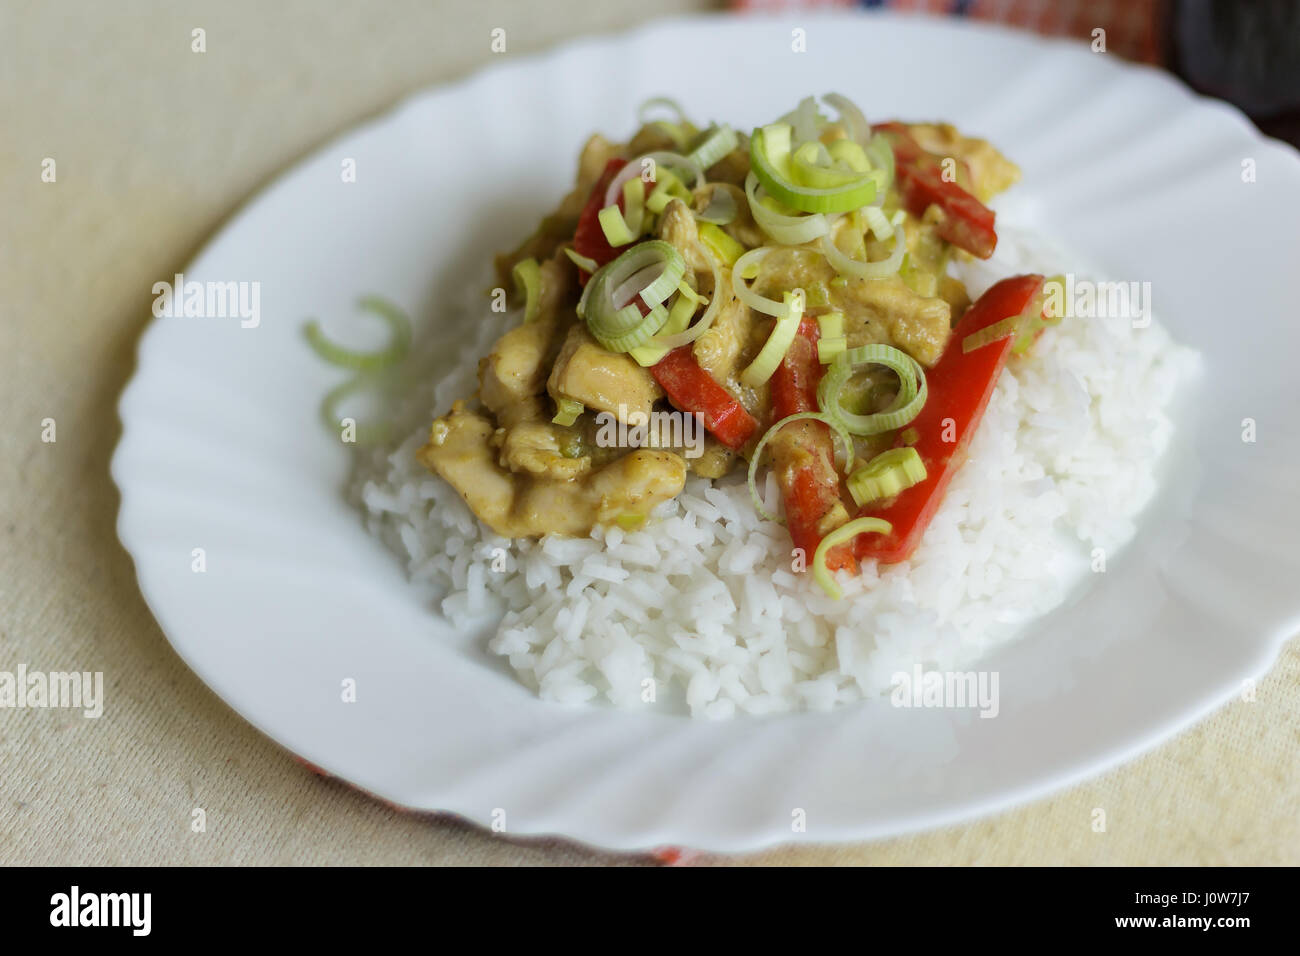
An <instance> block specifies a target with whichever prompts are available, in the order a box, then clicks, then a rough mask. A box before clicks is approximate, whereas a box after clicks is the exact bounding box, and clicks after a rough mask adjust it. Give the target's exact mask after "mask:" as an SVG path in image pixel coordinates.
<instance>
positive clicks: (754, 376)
mask: <svg viewBox="0 0 1300 956" xmlns="http://www.w3.org/2000/svg"><path fill="white" fill-rule="evenodd" d="M803 307H804V297H803V290H802V289H795V290H794V291H793V292H787V293H786V294H785V314H784V315H781V316H778V317H777V320H776V323H775V324H774V325H773V326H772V331H771V333H770V334H769V335H768V337H767V341H766V342H764V343H763V347H762V348H761V349H760V350H759V352H758V354H757V355H756V356H754V361H752V362H750V363H749V365H748V366H747V367H746V368H745V370H744V371H743V372H741V373H740V382H741V384H742V385H748V386H749V387H750V388H758V387H759V386H760V385H762V384H763V383H764V382H766V381H767V380H768V379H769V378H771V377H772V373H773V372H775V371H776V367H777V366H778V365H780V364H781V360H782V359H783V358H785V353H786V352H787V351H788V350H789V348H790V343H791V342H793V341H794V337H795V335H797V334H798V332H799V323H800V322H801V321H802V320H803Z"/></svg>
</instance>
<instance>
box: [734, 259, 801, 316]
mask: <svg viewBox="0 0 1300 956" xmlns="http://www.w3.org/2000/svg"><path fill="white" fill-rule="evenodd" d="M776 248H777V247H776V246H759V247H758V248H757V249H750V250H749V251H748V252H747V253H745V254H744V255H743V256H741V257H740V258H739V259H737V260H736V261H735V262H734V263H733V264H732V266H731V284H732V287H733V289H734V290H735V293H736V298H738V299H739V300H740V301H741V302H743V303H745V305H747V306H749V307H750V308H751V309H753V310H754V311H755V312H762V313H763V314H764V315H775V316H778V317H779V316H782V315H785V313H786V311H787V308H788V307H787V305H786V303H785V302H784V301H782V302H777V301H776V300H775V299H769V298H767V297H766V296H761V295H759V294H758V293H757V292H755V291H754V290H753V289H751V288H750V287H749V286H748V285H747V284H746V282H747V280H751V279H757V278H758V273H759V271H760V270H761V269H762V263H763V260H764V259H765V258H767V256H768V254H769V253H771V252H773V251H774V250H775V249H776Z"/></svg>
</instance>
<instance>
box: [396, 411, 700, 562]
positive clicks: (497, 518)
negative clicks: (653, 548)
mask: <svg viewBox="0 0 1300 956" xmlns="http://www.w3.org/2000/svg"><path fill="white" fill-rule="evenodd" d="M494 431H495V429H494V428H493V425H492V422H491V421H490V420H489V419H488V418H487V417H485V416H484V415H480V414H478V413H477V412H473V411H470V410H468V409H466V407H465V403H464V402H456V403H455V404H454V405H453V406H452V409H451V412H450V413H449V414H447V415H445V416H443V417H442V418H439V419H437V420H435V421H434V423H433V426H432V427H431V429H430V431H429V442H428V444H426V445H425V446H424V447H423V448H421V449H420V450H419V452H417V453H416V457H417V458H418V460H419V461H420V463H421V464H423V465H424V466H425V467H426V468H428V469H429V470H430V471H433V472H434V473H435V474H437V475H439V476H440V477H442V478H443V480H445V481H446V482H448V483H449V484H450V485H451V486H452V487H453V488H455V489H456V491H457V493H458V494H459V495H460V496H461V498H463V499H464V501H465V503H466V504H467V505H468V506H469V508H470V510H471V511H473V512H474V514H475V515H477V516H478V517H479V518H480V519H481V520H482V521H483V522H484V523H485V524H487V525H488V527H490V528H491V529H492V530H493V531H495V532H496V533H497V534H499V535H501V536H503V537H507V538H531V537H539V536H541V535H544V534H568V535H578V534H586V533H588V532H589V531H590V530H591V529H592V527H594V526H595V525H597V524H607V523H609V522H612V521H614V520H615V519H617V518H619V517H621V516H623V515H629V514H631V515H644V514H647V513H648V512H649V511H650V510H651V509H652V508H654V507H655V506H656V505H658V504H660V503H661V502H663V501H667V500H668V499H669V498H672V497H673V496H675V495H676V494H678V492H680V491H681V489H682V485H683V484H684V483H685V480H686V463H685V461H683V459H682V458H681V457H680V456H678V455H674V454H673V453H672V452H667V451H658V450H649V449H640V450H638V451H634V452H631V453H630V454H627V455H624V456H622V457H621V458H618V459H616V460H615V461H613V462H611V463H609V464H608V465H605V466H604V467H602V468H600V469H596V470H593V471H590V472H588V473H587V474H585V475H583V476H582V477H580V478H576V479H573V480H569V481H559V480H554V479H546V478H537V477H534V476H532V475H527V474H517V473H512V472H510V471H508V470H507V469H505V468H504V467H502V465H501V464H500V462H499V461H498V460H497V457H496V455H495V454H494V449H493V447H492V436H493V433H494Z"/></svg>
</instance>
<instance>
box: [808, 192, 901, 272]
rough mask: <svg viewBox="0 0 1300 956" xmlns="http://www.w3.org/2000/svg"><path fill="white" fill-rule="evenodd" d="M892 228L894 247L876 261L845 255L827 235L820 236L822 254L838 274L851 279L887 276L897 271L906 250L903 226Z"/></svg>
mask: <svg viewBox="0 0 1300 956" xmlns="http://www.w3.org/2000/svg"><path fill="white" fill-rule="evenodd" d="M869 208H870V207H869ZM893 229H894V249H893V251H892V252H890V254H889V256H888V257H887V258H884V259H881V260H879V261H878V262H862V261H861V260H859V259H854V258H853V257H852V256H846V255H845V254H844V253H843V252H841V251H840V249H839V247H838V246H837V245H835V242H834V240H833V239H832V237H831V236H829V235H828V236H823V237H822V244H821V248H822V254H823V255H824V256H826V258H827V260H828V261H829V262H830V264H831V266H832V267H834V269H835V271H836V272H838V273H839V274H840V275H844V276H848V277H850V278H853V279H885V278H888V277H889V276H892V275H894V274H896V273H897V272H898V270H899V267H900V266H902V264H903V255H904V254H905V253H906V252H907V236H906V235H905V234H904V232H903V227H902V226H901V225H900V226H894V227H893Z"/></svg>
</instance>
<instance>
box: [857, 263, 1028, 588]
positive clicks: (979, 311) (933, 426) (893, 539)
mask: <svg viewBox="0 0 1300 956" xmlns="http://www.w3.org/2000/svg"><path fill="white" fill-rule="evenodd" d="M1042 284H1043V277H1042V276H1040V275H1023V276H1013V277H1012V278H1009V279H1003V280H1002V281H1001V282H999V283H997V284H996V285H994V286H993V287H992V288H990V289H989V290H988V291H987V292H985V293H984V294H983V295H982V296H980V297H979V300H978V301H977V302H976V303H975V304H974V305H972V306H971V307H970V309H968V310H967V312H966V314H965V316H963V317H962V319H961V321H960V322H958V323H957V326H956V328H954V329H953V332H952V337H951V338H949V340H948V346H947V348H945V349H944V352H943V355H941V356H940V357H939V361H938V362H936V363H935V366H934V368H932V369H930V371H929V372H927V373H926V381H927V382H928V383H929V390H930V395H929V398H928V399H927V400H926V403H925V407H924V408H922V409H921V414H919V415H918V416H917V417H916V419H915V420H914V421H913V422H912V424H911V425H910V426H908V427H909V428H910V429H913V430H915V432H916V434H917V439H916V441H915V442H914V443H913V445H912V447H913V448H915V449H916V452H917V454H918V455H920V456H921V461H922V462H923V463H924V464H925V471H926V476H925V479H924V480H923V481H921V482H920V483H918V484H915V485H913V486H912V487H911V488H907V489H905V490H904V491H902V492H900V493H899V494H898V495H897V496H896V497H895V498H893V499H892V500H888V501H885V502H881V503H876V504H868V505H866V506H865V507H863V508H862V510H861V511H860V512H859V513H858V516H859V517H865V516H868V515H870V516H872V517H876V518H883V519H884V520H886V521H888V522H889V523H890V524H891V525H893V530H892V531H891V532H890V533H889V534H887V535H881V534H863V535H858V537H857V538H856V539H854V552H855V553H856V555H857V556H858V557H859V558H862V559H865V558H875V559H877V560H878V561H880V562H881V563H882V564H893V563H895V562H897V561H903V560H906V559H907V558H908V557H910V556H911V554H912V552H913V551H914V550H915V549H916V546H917V545H918V544H919V543H920V541H921V536H922V535H923V534H924V533H925V529H926V527H928V526H929V524H930V520H931V519H932V518H933V517H934V513H935V512H936V511H937V510H938V508H939V503H940V502H941V501H942V500H943V496H944V493H945V492H946V491H947V490H948V483H949V482H950V481H952V476H953V474H954V473H955V472H956V471H957V469H958V468H960V467H961V464H962V462H963V461H964V460H965V452H966V448H967V446H968V445H969V444H970V439H971V435H973V434H974V433H975V429H976V428H977V427H978V426H979V423H980V419H981V418H982V417H983V416H984V410H985V409H986V408H987V407H988V404H989V399H990V398H991V397H992V395H993V388H994V386H995V385H996V384H997V381H998V375H999V374H1001V372H1002V368H1003V366H1004V365H1006V362H1007V355H1008V354H1009V353H1010V351H1011V346H1012V344H1013V343H1014V342H1015V339H1016V336H1015V335H1014V334H1009V335H1007V336H1005V337H1004V338H1001V339H998V340H997V341H995V342H990V343H988V344H986V345H983V346H981V347H979V348H977V349H975V350H973V351H971V352H966V351H963V349H962V343H963V341H964V340H965V339H966V337H967V336H969V335H971V334H973V333H975V332H978V331H980V330H981V329H985V328H988V327H989V326H990V325H993V324H994V323H996V322H1001V321H1002V320H1003V319H1005V318H1008V317H1009V316H1013V315H1019V314H1020V313H1022V312H1023V311H1024V310H1025V308H1026V307H1027V306H1028V305H1029V304H1030V303H1031V302H1032V301H1033V300H1034V296H1035V294H1036V293H1037V292H1038V290H1039V289H1040V288H1041V287H1042Z"/></svg>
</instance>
